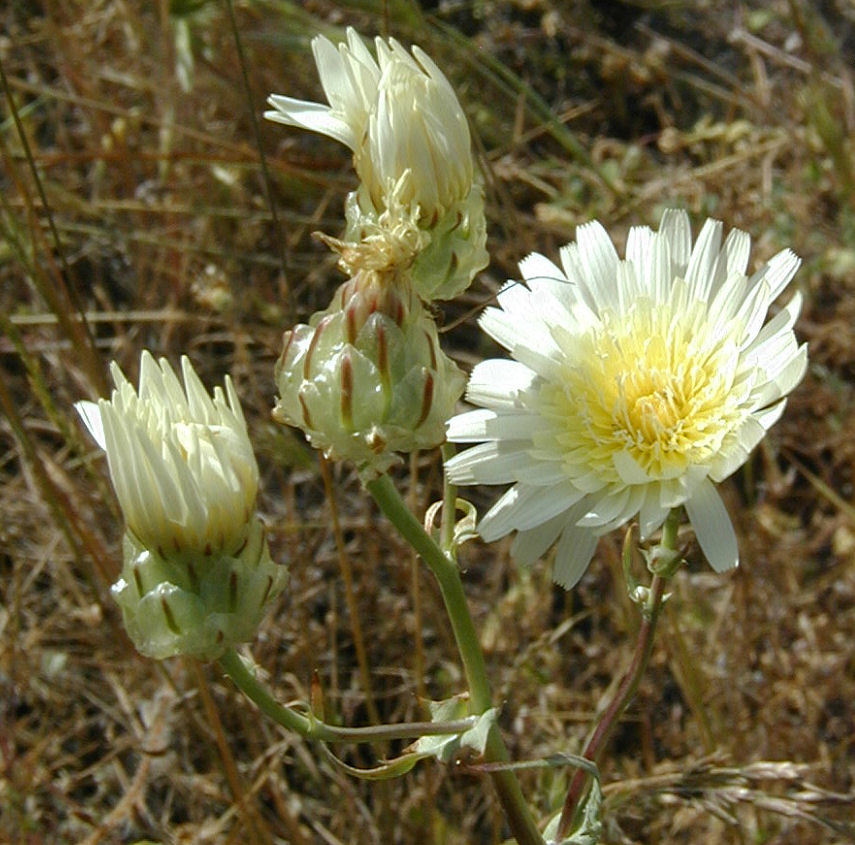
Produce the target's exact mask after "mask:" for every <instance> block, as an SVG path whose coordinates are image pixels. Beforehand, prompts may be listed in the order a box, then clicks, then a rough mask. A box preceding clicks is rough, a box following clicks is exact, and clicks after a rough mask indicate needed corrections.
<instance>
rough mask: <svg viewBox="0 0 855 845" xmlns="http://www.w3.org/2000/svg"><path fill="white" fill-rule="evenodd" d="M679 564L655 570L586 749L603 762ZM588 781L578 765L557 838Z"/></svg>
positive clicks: (671, 527)
mask: <svg viewBox="0 0 855 845" xmlns="http://www.w3.org/2000/svg"><path fill="white" fill-rule="evenodd" d="M680 513H681V511H680V508H673V509H672V510H671V512H670V513H669V514H668V517H667V518H666V519H665V523H664V524H663V526H662V539H661V540H660V542H659V546H660V547H661V548H662V549H665V550H667V551H669V552H673V551H674V550H676V547H677V529H678V527H679V525H680ZM674 569H676V566H675V565H672V568H671V569H670V570H669V571H668V572H667V573H666V574H661V575H659V574H654V576H653V580H652V581H651V583H650V589H649V592H648V594H647V601H646V602H645V604H644V607H643V608H642V611H641V615H642V619H641V627H640V628H639V629H638V639H637V640H636V643H635V651H634V652H633V655H632V661H631V662H630V664H629V668H628V669H627V670H626V674H625V675H624V676H623V678H622V680H621V682H620V686H619V687H618V690H617V692H616V693H615V696H614V698H613V699H612V700H611V701H610V702H609V705H608V706H607V707H606V709H605V710H604V711H603V715H602V716H601V717H600V720H599V721H598V722H597V725H596V727H595V728H594V732H593V733H592V734H591V738H590V739H589V740H588V744H587V746H586V747H585V751H584V752H583V755H582V756H583V757H586V758H587V759H588V760H592V761H593V762H595V763H599V760H600V757H601V755H602V753H603V751H604V750H605V747H606V743H607V742H608V741H609V738H610V737H611V735H612V731H613V730H614V728H615V726H616V725H617V723H618V720H619V719H620V717H621V716H622V715H623V713H624V711H625V710H626V708H627V706H628V705H629V703H630V701H632V699H633V697H634V696H635V693H636V691H637V690H638V685H639V683H640V682H641V678H642V675H644V670H645V669H646V668H647V664H648V662H649V660H650V654H651V652H652V651H653V633H654V631H655V630H656V621H657V619H658V618H659V611H660V610H661V608H662V598H663V596H664V595H665V585H666V584H667V583H668V580H669V579H670V577H671V576H672V575H673V573H674ZM587 785H588V774H587V772H586V771H585V770H583V769H577V770H576V773H575V775H573V779H572V780H571V781H570V786H569V788H568V789H567V797H566V798H565V799H564V808H563V810H562V811H561V819H560V821H559V822H558V830H557V832H556V839H557V840H558V841H561V840H562V839H564V838H566V837H567V836H568V835H569V833H570V831H571V829H572V828H573V824H574V822H575V821H576V814H577V810H578V808H579V806H580V802H581V800H582V798H583V797H584V795H585V791H586V787H587Z"/></svg>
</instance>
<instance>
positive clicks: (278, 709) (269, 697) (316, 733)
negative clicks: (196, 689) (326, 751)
mask: <svg viewBox="0 0 855 845" xmlns="http://www.w3.org/2000/svg"><path fill="white" fill-rule="evenodd" d="M218 662H219V664H220V668H221V669H222V670H223V672H225V673H226V675H228V676H229V677H230V678H231V679H232V681H233V682H234V684H235V686H236V687H237V688H238V689H239V690H240V691H241V692H242V693H243V694H244V695H245V696H246V697H247V698H248V699H249V700H250V701H252V702H253V703H254V704H255V705H256V706H257V707H258V709H259V710H261V712H262V713H264V715H265V716H267V717H268V718H270V719H272V720H273V721H274V722H276V723H277V724H279V725H281V726H282V727H283V728H287V729H288V730H289V731H294V733H298V734H300V736H302V737H305V738H306V739H315V740H320V741H321V742H388V741H389V740H393V739H418V738H419V737H422V736H444V735H449V736H451V735H454V734H460V733H464V732H465V731H468V730H469V729H470V728H472V726H473V725H474V724H475V719H474V718H473V717H471V716H470V717H467V718H465V719H455V720H453V721H448V722H404V723H402V724H399V725H368V726H366V727H362V728H347V727H340V726H338V725H329V724H327V723H326V722H322V721H320V720H318V719H317V718H316V717H314V716H313V717H311V718H309V717H308V716H304V715H303V714H302V713H298V712H297V711H296V710H294V709H293V708H291V707H286V706H285V705H283V704H280V703H279V702H278V701H277V700H276V699H275V698H274V697H273V694H272V693H271V692H270V690H269V689H268V688H267V687H266V686H265V685H264V684H263V683H261V681H259V680H258V678H256V677H255V675H254V674H253V673H252V672H251V671H250V669H249V668H248V667H247V665H246V663H245V662H244V660H243V659H242V658H241V657H240V655H239V654H238V653H237V652H236V651H235V650H234V649H229V650H228V651H227V652H226V653H225V654H224V655H223V656H222V657H221V658H220V659H219V661H218Z"/></svg>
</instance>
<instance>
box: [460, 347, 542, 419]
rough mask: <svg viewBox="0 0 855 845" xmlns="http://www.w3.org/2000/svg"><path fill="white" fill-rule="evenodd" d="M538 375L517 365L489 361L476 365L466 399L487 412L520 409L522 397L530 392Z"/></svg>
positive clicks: (502, 361) (503, 361) (509, 362)
mask: <svg viewBox="0 0 855 845" xmlns="http://www.w3.org/2000/svg"><path fill="white" fill-rule="evenodd" d="M536 381H537V373H535V372H533V371H532V370H531V369H529V368H528V367H527V366H525V364H520V363H519V362H518V361H510V360H507V359H503V358H489V359H488V360H486V361H481V362H480V363H479V364H476V365H475V369H473V370H472V375H471V376H470V377H469V385H468V386H467V388H466V398H467V399H468V400H469V401H470V402H472V403H473V404H476V405H483V406H485V407H487V408H496V409H499V408H520V407H524V405H523V404H522V403H521V396H522V395H523V394H525V393H527V392H528V391H529V390H531V388H532V385H533V384H534V383H535V382H536Z"/></svg>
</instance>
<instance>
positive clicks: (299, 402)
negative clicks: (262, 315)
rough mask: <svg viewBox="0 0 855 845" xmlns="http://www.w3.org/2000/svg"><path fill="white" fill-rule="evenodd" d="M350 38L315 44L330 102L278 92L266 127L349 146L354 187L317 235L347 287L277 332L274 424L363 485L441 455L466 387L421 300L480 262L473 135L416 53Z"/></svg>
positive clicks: (482, 232) (445, 290)
mask: <svg viewBox="0 0 855 845" xmlns="http://www.w3.org/2000/svg"><path fill="white" fill-rule="evenodd" d="M375 47H376V59H375V58H374V56H372V54H371V53H370V52H369V50H368V48H367V47H366V46H365V44H364V43H363V42H362V39H361V38H360V36H359V35H358V34H357V33H356V32H355V31H354V30H353V29H349V30H348V31H347V40H346V43H343V44H340V45H339V46H338V47H336V46H334V45H333V44H332V43H331V42H330V41H329V40H327V39H326V38H324V37H323V36H318V37H316V38H315V39H314V40H313V41H312V50H313V52H314V56H315V62H316V64H317V67H318V73H319V75H320V80H321V85H322V87H323V90H324V93H325V94H326V98H327V101H328V103H329V105H328V106H325V105H321V104H318V103H310V102H304V101H302V100H295V99H293V98H291V97H284V96H281V95H273V96H271V97H270V99H269V103H270V105H271V106H273V110H271V111H268V112H266V113H265V116H266V117H268V118H269V119H270V120H274V121H277V122H279V123H285V124H288V125H292V126H298V127H301V128H304V129H310V130H312V131H315V132H320V133H322V134H324V135H327V136H329V137H331V138H334V139H336V140H338V141H341V142H342V143H344V144H346V145H347V146H348V147H349V148H350V149H351V150H352V151H353V162H354V167H355V168H356V173H357V175H358V176H359V178H360V185H359V187H358V188H357V190H355V191H354V192H353V193H352V194H350V196H349V197H348V198H347V201H346V203H345V218H346V229H345V234H344V238H343V239H342V240H338V239H336V238H332V237H329V236H327V235H321V237H322V239H323V240H324V241H325V242H326V243H327V244H328V245H329V246H330V247H331V248H332V249H333V250H335V251H336V252H338V254H339V267H340V268H341V269H342V270H344V271H345V272H346V273H347V274H348V276H349V277H350V280H349V281H348V282H346V283H345V284H343V285H342V286H341V287H340V288H339V290H338V292H337V293H336V295H335V297H334V298H333V301H332V303H331V304H330V305H329V307H328V308H327V309H325V310H324V311H320V312H318V313H316V314H315V315H313V316H312V317H311V318H310V320H309V322H308V324H302V325H299V326H296V327H295V328H294V329H293V330H291V331H289V332H286V333H285V338H284V349H283V352H282V355H281V357H280V359H279V362H278V364H277V367H276V382H277V385H278V387H279V400H278V403H277V406H276V411H275V413H274V417H275V418H276V419H277V420H278V421H280V422H283V423H288V424H290V425H294V426H297V427H299V428H301V429H303V431H304V432H305V433H306V435H307V436H308V438H309V440H310V441H311V442H312V444H313V445H314V446H316V447H317V448H319V449H322V450H323V451H324V452H325V453H326V454H327V455H328V456H330V457H334V458H338V459H346V460H351V461H354V462H355V463H356V464H357V466H358V467H359V468H360V471H361V473H362V475H363V477H364V478H366V479H368V478H370V477H371V476H372V475H376V474H377V473H380V472H383V471H385V470H386V469H387V468H388V467H389V465H390V463H391V462H392V461H393V460H395V453H396V452H411V451H414V450H416V449H425V448H430V447H433V446H436V445H437V444H439V443H441V442H442V441H443V440H444V438H445V430H444V424H445V420H446V419H448V417H449V416H450V415H451V414H452V412H453V410H454V405H455V403H456V401H457V399H458V398H459V397H460V395H461V394H462V392H463V385H464V378H463V376H462V374H461V373H460V371H459V370H458V369H457V367H456V366H455V365H454V363H453V362H452V361H451V360H450V359H448V358H447V357H446V356H445V355H444V354H443V352H442V350H441V349H440V347H439V342H438V337H437V331H436V326H435V325H434V322H433V319H432V317H431V315H430V312H429V311H428V310H427V309H426V307H425V304H423V303H429V302H430V301H432V300H434V299H447V298H451V297H454V296H457V295H458V294H459V293H460V292H461V291H463V290H464V289H465V288H466V287H468V285H469V284H470V282H471V281H472V279H473V277H474V275H475V273H477V272H478V271H479V270H480V269H482V268H483V267H484V266H485V265H486V263H487V252H486V250H485V248H484V244H485V240H486V222H485V218H484V201H483V194H482V190H481V186H480V184H479V183H478V181H477V179H476V178H475V175H474V165H473V160H472V153H471V138H470V135H469V127H468V125H467V122H466V118H465V116H464V114H463V111H462V109H461V107H460V103H459V102H458V101H457V97H456V96H455V94H454V91H453V90H452V88H451V85H450V84H449V82H448V80H447V79H446V78H445V76H444V75H443V73H442V71H440V69H439V68H438V67H437V66H436V65H435V64H434V63H433V61H431V59H430V58H429V57H428V56H427V55H426V54H425V53H424V52H423V51H421V50H420V49H419V48H418V47H413V50H412V53H408V52H407V51H406V50H405V49H404V48H403V47H402V46H401V45H400V44H399V43H398V42H397V41H395V40H394V39H389V40H388V41H385V40H383V39H381V38H377V39H376V40H375Z"/></svg>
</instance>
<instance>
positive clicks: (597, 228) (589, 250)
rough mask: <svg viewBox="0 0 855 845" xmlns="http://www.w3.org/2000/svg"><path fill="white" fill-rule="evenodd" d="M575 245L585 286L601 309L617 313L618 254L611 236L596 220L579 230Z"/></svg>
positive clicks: (577, 230)
mask: <svg viewBox="0 0 855 845" xmlns="http://www.w3.org/2000/svg"><path fill="white" fill-rule="evenodd" d="M576 243H577V245H578V248H579V253H578V256H579V261H580V263H581V265H582V271H583V273H584V278H585V283H586V285H587V287H588V290H589V291H590V294H591V297H592V299H593V300H594V302H595V303H596V304H597V306H598V310H599V311H600V312H602V309H604V308H610V309H612V310H617V308H618V306H619V302H618V297H617V295H616V293H617V292H616V290H615V272H616V268H617V263H618V254H617V252H616V251H615V247H614V244H613V243H612V241H611V238H610V237H609V236H608V233H607V232H606V230H605V229H604V228H603V227H602V225H601V224H600V223H599V222H597V221H596V220H594V221H592V222H590V223H585V224H584V225H582V226H579V227H578V228H577V229H576Z"/></svg>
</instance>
